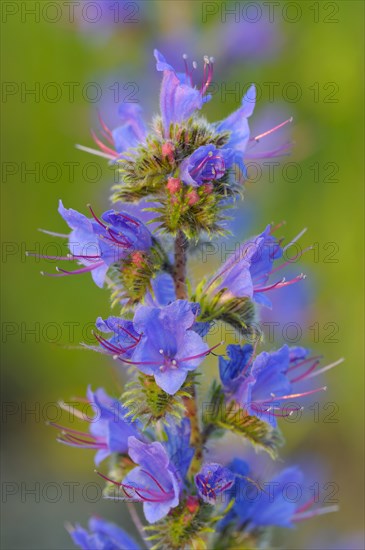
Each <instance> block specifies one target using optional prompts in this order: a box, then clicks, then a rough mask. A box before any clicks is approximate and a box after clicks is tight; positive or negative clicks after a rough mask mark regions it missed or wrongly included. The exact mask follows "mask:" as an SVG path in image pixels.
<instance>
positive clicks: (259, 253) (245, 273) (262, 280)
mask: <svg viewBox="0 0 365 550" xmlns="http://www.w3.org/2000/svg"><path fill="white" fill-rule="evenodd" d="M282 255H283V248H282V247H281V244H280V242H279V241H278V240H277V239H276V238H275V237H274V236H273V235H272V228H271V225H268V226H267V227H266V229H265V230H264V231H263V232H262V233H261V234H260V235H258V236H257V237H254V238H252V239H250V240H248V241H246V242H244V243H243V244H242V245H241V246H240V247H239V248H238V250H237V251H236V252H235V254H234V255H233V256H231V257H230V258H228V260H227V261H226V262H225V263H224V264H223V265H222V266H221V268H220V269H219V270H218V272H217V274H216V275H215V276H214V277H213V278H212V279H211V280H210V281H208V284H207V285H206V291H208V292H210V293H213V294H216V293H217V292H218V291H221V290H223V289H225V291H224V293H223V294H222V296H221V300H222V301H224V300H226V299H229V298H232V297H239V298H243V297H247V298H250V299H251V300H254V301H255V302H257V303H259V304H262V305H264V306H266V307H271V302H270V300H269V299H268V298H267V296H266V295H265V293H266V292H268V291H270V290H273V289H278V288H282V287H285V286H287V285H289V284H293V283H295V282H297V281H299V280H301V279H303V278H304V275H303V274H300V275H298V276H297V277H294V279H292V280H290V281H286V280H285V278H283V279H280V280H278V281H277V282H275V283H273V284H267V283H268V280H269V278H270V275H271V274H272V273H273V272H274V271H277V270H279V269H281V268H282V267H284V266H285V263H284V264H283V265H282V266H278V267H277V268H274V267H273V266H274V263H275V261H276V260H278V259H280V258H281V257H282Z"/></svg>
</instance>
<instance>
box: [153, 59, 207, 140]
mask: <svg viewBox="0 0 365 550" xmlns="http://www.w3.org/2000/svg"><path fill="white" fill-rule="evenodd" d="M154 55H155V58H156V61H157V63H156V68H157V70H158V71H162V72H163V79H162V85H161V94H160V109H161V115H162V122H163V126H164V129H165V134H166V137H167V136H168V134H169V129H170V124H171V123H175V122H182V121H183V120H186V119H188V118H189V117H190V116H191V115H192V114H193V113H194V112H195V111H197V110H198V109H201V108H202V106H203V103H205V102H206V101H209V99H210V96H206V97H204V96H205V93H206V91H207V88H208V86H209V84H210V82H211V81H212V77H213V59H211V58H210V59H209V58H207V57H205V58H204V82H203V84H202V86H201V88H200V90H198V89H197V88H195V87H194V86H193V80H192V70H193V69H195V68H196V64H195V63H193V69H192V70H189V68H188V65H187V62H186V56H184V60H185V73H177V72H176V71H175V69H174V68H173V67H171V65H169V64H168V63H167V62H166V59H165V58H164V56H163V55H162V54H161V53H160V52H159V51H158V50H155V51H154Z"/></svg>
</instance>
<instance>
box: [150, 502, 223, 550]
mask: <svg viewBox="0 0 365 550" xmlns="http://www.w3.org/2000/svg"><path fill="white" fill-rule="evenodd" d="M226 512H227V509H226V510H225V513H226ZM222 518H223V515H222V514H218V515H217V514H216V510H215V508H214V506H211V505H210V504H205V503H202V504H199V503H198V504H197V507H196V510H191V509H190V510H189V508H188V507H187V505H186V502H183V503H182V504H180V505H179V506H178V507H176V508H173V509H172V510H171V511H170V513H169V515H168V516H167V517H166V518H165V519H164V520H163V521H161V522H159V523H158V524H156V525H151V526H147V527H145V528H144V529H145V531H147V532H149V533H151V535H149V536H148V537H146V540H148V541H150V542H153V543H154V545H153V547H152V549H151V550H162V549H167V548H168V549H171V550H192V549H193V550H207V549H208V545H207V538H208V536H209V535H210V534H211V533H214V532H215V530H214V526H215V525H216V523H217V522H218V521H219V520H221V519H222ZM209 548H210V546H209Z"/></svg>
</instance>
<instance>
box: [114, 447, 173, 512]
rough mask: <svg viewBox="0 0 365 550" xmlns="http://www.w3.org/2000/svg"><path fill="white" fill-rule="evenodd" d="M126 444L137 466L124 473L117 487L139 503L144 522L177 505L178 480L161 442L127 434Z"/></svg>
mask: <svg viewBox="0 0 365 550" xmlns="http://www.w3.org/2000/svg"><path fill="white" fill-rule="evenodd" d="M128 445H129V451H128V452H129V456H130V457H131V459H132V460H133V462H135V463H136V464H138V466H137V467H136V468H134V469H133V470H132V471H130V472H129V473H128V474H127V476H126V477H125V478H124V479H123V482H122V483H121V486H122V487H123V490H124V492H125V494H126V495H127V497H128V498H135V499H136V500H137V501H139V502H143V511H144V515H145V516H146V519H147V521H148V522H149V523H155V522H156V521H159V520H160V519H162V518H164V517H165V516H166V515H167V514H168V513H169V511H170V510H171V508H175V507H176V506H177V505H178V504H179V496H180V491H181V483H180V480H179V478H178V476H177V474H176V470H175V466H174V465H173V464H172V463H171V461H170V459H169V456H168V454H167V452H166V450H165V448H164V447H163V445H162V444H161V443H159V442H154V443H143V442H142V441H139V440H138V439H137V438H136V437H130V438H129V441H128Z"/></svg>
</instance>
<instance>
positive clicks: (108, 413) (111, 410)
mask: <svg viewBox="0 0 365 550" xmlns="http://www.w3.org/2000/svg"><path fill="white" fill-rule="evenodd" d="M87 399H88V402H89V404H90V406H91V408H92V410H93V412H94V413H95V416H94V418H90V417H89V416H86V417H84V420H87V421H88V422H89V423H90V427H89V433H84V432H81V431H78V430H74V429H71V428H67V427H65V426H59V425H58V424H55V423H52V425H53V426H54V427H56V428H59V429H61V430H62V432H61V435H60V436H59V438H58V441H60V442H61V443H65V444H66V445H70V446H71V447H78V448H82V449H95V450H96V451H97V452H96V455H95V459H94V460H95V464H96V465H99V464H100V462H102V461H103V460H105V458H107V457H108V456H110V455H111V454H112V453H120V454H126V453H127V450H128V438H129V437H130V436H132V435H135V436H137V435H139V428H140V424H139V422H132V421H131V420H130V417H127V413H128V412H129V411H128V409H126V408H125V407H123V406H122V404H121V403H120V401H118V400H117V399H113V398H112V397H110V396H109V395H108V394H107V393H106V392H105V390H104V389H103V388H98V389H97V390H96V391H95V392H93V391H92V390H91V388H88V390H87Z"/></svg>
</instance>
